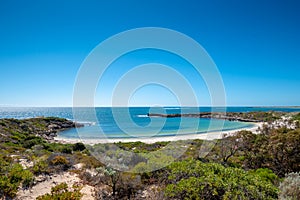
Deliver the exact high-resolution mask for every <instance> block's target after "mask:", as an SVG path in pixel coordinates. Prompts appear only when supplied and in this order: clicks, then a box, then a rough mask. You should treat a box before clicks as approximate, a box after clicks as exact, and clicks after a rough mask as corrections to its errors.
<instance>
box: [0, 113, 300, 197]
mask: <svg viewBox="0 0 300 200" xmlns="http://www.w3.org/2000/svg"><path fill="white" fill-rule="evenodd" d="M261 115H262V116H265V114H263V113H262V114H261ZM297 119H298V115H293V118H292V119H291V120H297ZM0 122H1V123H0V134H1V141H2V142H1V144H0V145H1V149H0V198H8V199H9V198H16V197H17V195H22V194H23V192H20V190H24V191H28V189H29V188H32V189H33V191H35V189H34V188H35V187H37V186H38V185H39V184H41V183H45V182H46V180H48V179H49V178H47V177H49V176H50V177H56V176H57V174H65V173H73V174H75V175H76V176H78V177H79V178H80V179H81V181H80V182H79V183H76V184H75V185H74V189H72V188H71V186H70V185H69V186H67V185H66V184H64V183H61V184H57V185H56V186H55V187H53V189H52V192H51V191H50V190H49V193H48V194H44V195H41V196H40V197H39V198H38V199H62V200H66V199H80V198H82V197H84V195H83V193H84V191H82V190H81V188H82V187H83V186H85V185H89V186H90V187H92V188H93V192H92V195H93V198H94V199H124V200H125V199H158V200H160V199H176V200H177V199H277V198H278V197H279V196H280V197H284V198H287V199H288V198H291V199H293V198H294V199H299V198H298V197H299V195H300V191H299V190H297V189H295V188H299V186H300V175H299V173H298V172H299V171H300V152H299V146H300V129H299V127H297V126H296V128H287V127H284V126H283V127H281V128H274V126H272V123H268V124H266V125H265V126H263V127H262V128H261V129H260V130H259V134H254V133H252V132H249V131H240V132H237V133H236V134H234V135H231V136H230V137H226V138H223V139H220V140H214V141H204V140H190V141H175V142H172V144H171V143H170V142H158V143H154V144H144V143H142V142H128V143H115V144H98V145H94V146H93V147H92V148H90V147H88V149H93V150H94V151H96V153H98V154H99V155H101V156H103V159H105V160H109V161H110V163H111V164H113V162H115V161H118V162H121V165H123V164H124V166H129V167H130V168H131V169H132V170H131V172H128V171H127V172H125V171H119V170H116V169H113V168H112V167H111V166H109V165H107V166H104V165H103V164H102V163H101V162H100V161H99V160H97V159H96V158H95V157H94V156H92V155H91V154H90V151H88V150H87V149H86V146H85V145H83V144H82V143H76V144H60V143H53V142H52V143H49V142H48V141H47V140H45V139H44V138H42V137H40V135H41V136H43V135H45V134H46V135H48V132H53V133H55V132H57V131H58V130H61V129H64V128H66V126H65V127H64V126H62V125H63V124H69V125H70V126H72V127H74V126H75V125H74V124H72V123H71V122H67V120H64V119H58V118H35V119H26V120H14V119H3V120H0ZM283 123H285V122H284V121H283ZM283 125H284V124H283ZM291 127H292V126H291ZM49 130H50V131H49ZM170 144H171V145H170ZM111 146H112V147H113V148H110V147H111ZM116 147H118V148H119V149H118V148H116ZM206 147H207V148H206ZM209 147H212V149H211V151H210V152H209V154H208V155H207V156H205V157H201V156H200V151H203V149H209ZM177 148H181V149H182V148H183V149H184V153H183V155H182V156H181V157H180V158H176V160H175V158H174V155H176V151H177V150H178V149H177ZM126 152H127V153H126ZM101 153H103V154H101ZM124 156H126V157H124ZM174 160H175V161H174ZM24 161H26V162H24ZM128 162H129V163H128ZM166 163H167V164H169V165H168V166H167V167H163V168H160V169H159V166H165V164H166ZM78 166H80V167H78ZM154 168H158V170H155V171H151V169H154ZM286 174H287V175H286ZM285 177H286V178H285ZM47 187H48V188H49V187H51V186H47ZM18 191H19V192H18ZM32 195H34V194H32Z"/></svg>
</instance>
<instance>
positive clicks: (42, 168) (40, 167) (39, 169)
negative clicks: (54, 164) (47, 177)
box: [31, 160, 49, 175]
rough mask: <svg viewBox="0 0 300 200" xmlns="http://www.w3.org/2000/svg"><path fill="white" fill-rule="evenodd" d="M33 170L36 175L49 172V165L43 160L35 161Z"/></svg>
mask: <svg viewBox="0 0 300 200" xmlns="http://www.w3.org/2000/svg"><path fill="white" fill-rule="evenodd" d="M31 171H32V172H33V174H35V175H40V174H48V173H49V165H48V164H47V163H46V161H44V160H41V161H38V162H37V163H35V165H34V166H33V167H32V169H31Z"/></svg>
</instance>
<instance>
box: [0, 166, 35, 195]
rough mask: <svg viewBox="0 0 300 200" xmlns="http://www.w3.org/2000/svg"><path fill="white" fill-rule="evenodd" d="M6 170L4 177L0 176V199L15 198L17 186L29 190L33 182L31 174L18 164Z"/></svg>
mask: <svg viewBox="0 0 300 200" xmlns="http://www.w3.org/2000/svg"><path fill="white" fill-rule="evenodd" d="M8 169H9V170H8V171H7V175H6V176H3V175H2V176H0V197H4V198H7V199H9V198H14V197H15V196H16V194H17V191H18V188H19V186H21V187H22V188H29V187H30V186H31V185H32V183H33V181H34V176H33V174H32V173H31V172H30V171H29V170H24V169H23V168H22V166H21V165H20V164H13V165H12V166H11V167H8Z"/></svg>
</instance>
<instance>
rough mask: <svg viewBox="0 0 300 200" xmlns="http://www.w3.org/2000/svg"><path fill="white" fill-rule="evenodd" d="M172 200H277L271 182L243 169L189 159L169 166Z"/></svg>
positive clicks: (275, 190) (168, 194)
mask: <svg viewBox="0 0 300 200" xmlns="http://www.w3.org/2000/svg"><path fill="white" fill-rule="evenodd" d="M168 170H169V173H170V174H169V178H168V179H169V184H167V186H166V189H165V194H166V197H168V198H170V199H261V200H265V199H277V195H278V189H277V188H276V187H275V186H274V185H273V184H272V182H270V181H268V180H265V179H263V178H261V177H260V176H258V175H256V174H253V173H249V172H246V171H244V170H242V169H238V168H232V167H224V166H223V165H220V164H216V163H201V162H200V161H194V160H187V161H182V162H175V163H173V164H171V165H170V166H169V167H168Z"/></svg>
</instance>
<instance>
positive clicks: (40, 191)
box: [17, 172, 94, 200]
mask: <svg viewBox="0 0 300 200" xmlns="http://www.w3.org/2000/svg"><path fill="white" fill-rule="evenodd" d="M63 182H66V183H67V184H68V186H69V188H72V185H73V184H74V183H80V182H81V180H80V179H79V178H78V176H77V174H74V173H70V172H65V173H63V174H61V175H52V176H51V177H48V178H47V179H46V180H45V181H42V182H38V183H37V184H36V185H34V186H33V187H32V188H31V189H29V190H19V192H18V194H17V196H18V198H17V199H19V200H32V199H36V198H37V197H38V196H40V195H44V194H46V193H51V187H53V186H55V185H58V184H60V183H63ZM93 189H94V188H93V187H92V186H89V185H84V187H83V188H82V189H81V193H82V194H83V197H82V199H83V200H90V199H94V198H93V196H92V191H93Z"/></svg>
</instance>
